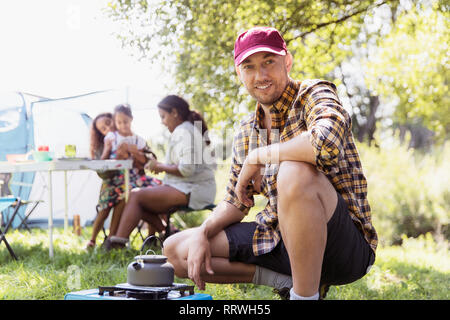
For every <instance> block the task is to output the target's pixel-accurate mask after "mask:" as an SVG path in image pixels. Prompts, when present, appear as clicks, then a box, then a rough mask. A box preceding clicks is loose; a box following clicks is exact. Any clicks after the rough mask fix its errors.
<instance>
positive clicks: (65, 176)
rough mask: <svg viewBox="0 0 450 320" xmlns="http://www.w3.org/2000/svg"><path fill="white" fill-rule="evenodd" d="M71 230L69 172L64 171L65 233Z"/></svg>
mask: <svg viewBox="0 0 450 320" xmlns="http://www.w3.org/2000/svg"><path fill="white" fill-rule="evenodd" d="M68 228H69V202H68V201H67V171H65V170H64V232H66V231H67V229H68Z"/></svg>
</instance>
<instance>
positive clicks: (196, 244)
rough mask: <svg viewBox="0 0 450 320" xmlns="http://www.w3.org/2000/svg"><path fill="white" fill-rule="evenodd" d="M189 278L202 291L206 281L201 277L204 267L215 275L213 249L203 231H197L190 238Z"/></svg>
mask: <svg viewBox="0 0 450 320" xmlns="http://www.w3.org/2000/svg"><path fill="white" fill-rule="evenodd" d="M187 263H188V277H189V278H190V279H191V280H192V281H194V283H195V284H196V285H197V287H198V288H199V289H200V290H205V281H204V280H203V279H202V277H201V273H202V267H203V265H204V266H205V270H206V272H208V273H209V274H214V271H213V270H212V267H211V248H210V245H209V241H208V238H207V237H206V235H205V234H204V233H203V232H202V231H201V229H199V230H197V231H196V233H194V234H193V235H192V236H191V238H190V244H189V249H188V257H187Z"/></svg>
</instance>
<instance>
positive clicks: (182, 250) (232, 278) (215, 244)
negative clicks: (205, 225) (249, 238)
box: [164, 228, 255, 283]
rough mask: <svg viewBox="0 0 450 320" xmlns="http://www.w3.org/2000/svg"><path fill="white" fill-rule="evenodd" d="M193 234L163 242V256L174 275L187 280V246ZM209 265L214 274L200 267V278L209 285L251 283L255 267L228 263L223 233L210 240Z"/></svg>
mask: <svg viewBox="0 0 450 320" xmlns="http://www.w3.org/2000/svg"><path fill="white" fill-rule="evenodd" d="M193 232H195V228H194V229H188V230H184V231H181V232H178V233H176V234H174V235H172V236H170V237H169V238H167V239H166V241H165V242H164V254H165V255H166V256H167V257H168V260H169V262H170V263H172V265H173V266H174V268H175V275H176V276H177V277H180V278H188V264H187V256H188V246H189V237H190V235H191V234H192V233H193ZM210 248H211V256H212V258H211V264H212V269H213V271H214V274H212V275H211V274H209V273H207V272H206V269H205V267H204V266H203V267H202V278H203V279H204V280H205V281H206V282H211V283H251V282H252V279H253V275H254V273H255V265H252V264H246V263H242V262H230V261H229V260H228V257H229V246H228V239H227V236H226V234H225V232H224V231H221V232H219V233H218V234H217V235H216V236H215V237H213V238H212V239H211V240H210Z"/></svg>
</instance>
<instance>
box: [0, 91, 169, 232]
mask: <svg viewBox="0 0 450 320" xmlns="http://www.w3.org/2000/svg"><path fill="white" fill-rule="evenodd" d="M19 95H20V96H22V97H23V96H24V95H23V94H19ZM129 98H130V91H129V90H109V91H99V92H93V93H89V94H85V95H80V96H75V97H68V98H61V99H46V98H41V99H37V100H36V99H32V100H31V102H29V103H27V102H26V100H27V99H22V101H23V102H24V103H23V105H22V106H20V107H17V106H16V109H17V110H21V111H24V110H25V109H26V116H25V117H24V119H25V120H24V121H23V122H22V123H21V124H20V126H23V125H25V124H26V126H27V128H26V129H25V128H23V129H24V130H21V131H22V133H24V132H28V138H27V139H26V140H27V145H26V146H23V148H22V147H21V148H22V149H20V150H23V153H25V152H28V151H30V150H33V149H36V148H37V147H38V146H40V145H47V146H49V148H50V151H51V152H54V155H55V157H56V158H58V157H61V156H63V155H64V148H65V145H66V144H75V145H76V147H77V157H88V156H89V126H90V123H91V121H92V119H93V118H94V117H95V116H96V115H97V114H99V113H101V112H112V111H113V109H114V107H115V106H116V105H118V104H120V103H128V102H134V103H136V105H138V107H137V108H136V111H135V108H134V106H133V104H131V106H132V110H133V113H134V114H135V118H138V119H139V122H140V123H141V126H140V128H139V129H138V130H135V131H136V133H137V134H140V135H141V136H143V137H144V138H146V139H150V138H151V137H152V136H154V135H157V134H158V132H159V130H161V125H160V119H159V116H158V115H157V114H158V113H157V110H156V103H157V101H156V100H157V99H159V97H154V96H153V97H152V98H151V99H148V97H147V99H148V100H149V101H148V103H147V102H142V100H141V102H140V103H139V102H138V101H137V100H134V101H133V100H131V101H130V99H129ZM155 98H156V99H155ZM1 101H2V99H0V119H1V113H2V111H3V112H6V111H8V110H10V109H11V108H10V107H4V108H3V110H2V106H1ZM18 101H19V100H18ZM17 104H19V103H17ZM9 114H11V112H10V113H8V117H10V116H9ZM136 115H138V116H136ZM143 119H145V121H144V122H142V120H143ZM136 122H138V121H136ZM147 128H148V129H150V131H148V130H145V129H147ZM0 129H1V123H0ZM7 130H9V129H5V130H4V131H7ZM133 130H134V128H133ZM143 131H147V132H146V133H143ZM149 134H150V135H149ZM2 135H5V137H6V133H4V132H2V131H1V130H0V149H1V147H2ZM4 140H5V139H3V142H4V145H5V146H6V145H10V143H11V141H10V140H11V139H10V138H7V139H6V140H7V141H4ZM0 157H1V155H0ZM3 157H4V155H3ZM0 160H5V159H0ZM47 179H48V177H47V175H46V174H44V173H42V172H37V173H36V174H34V173H33V174H31V176H30V175H26V176H24V175H23V174H22V175H20V176H19V175H17V177H15V179H11V187H12V186H16V187H18V186H19V187H20V191H17V190H18V189H17V188H11V191H13V194H15V195H18V196H21V198H23V199H30V200H38V199H42V200H44V202H43V203H41V204H40V205H39V206H38V207H37V208H36V209H35V211H33V214H32V215H31V216H30V218H29V222H30V225H33V224H34V225H39V226H46V224H47V219H48V203H47V199H48V183H47ZM67 182H68V204H69V212H68V214H69V220H71V219H72V217H73V215H74V214H78V215H80V217H81V224H82V225H86V224H89V223H91V222H92V221H93V219H94V218H95V216H96V210H95V207H96V204H97V202H98V196H99V191H100V185H101V179H100V178H99V177H98V176H97V174H96V173H95V172H94V171H89V170H86V171H72V172H68V173H67ZM52 184H53V217H54V224H55V225H61V224H62V223H63V219H64V209H65V197H64V173H63V172H54V173H53V176H52ZM29 209H30V208H27V209H25V211H24V212H22V213H21V215H22V216H23V215H24V214H27V213H28V211H27V210H29ZM18 222H19V221H17V223H18ZM17 223H16V224H17ZM13 226H14V224H13Z"/></svg>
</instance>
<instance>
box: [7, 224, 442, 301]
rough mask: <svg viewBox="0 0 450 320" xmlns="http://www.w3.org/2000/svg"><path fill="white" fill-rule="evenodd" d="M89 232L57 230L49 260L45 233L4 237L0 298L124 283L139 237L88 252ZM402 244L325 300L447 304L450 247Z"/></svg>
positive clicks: (264, 292)
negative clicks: (124, 245)
mask: <svg viewBox="0 0 450 320" xmlns="http://www.w3.org/2000/svg"><path fill="white" fill-rule="evenodd" d="M90 231H91V230H90V228H84V230H83V233H82V235H81V236H80V237H79V236H76V235H75V234H73V233H72V232H71V231H70V230H69V231H64V230H63V229H56V230H55V232H54V243H55V256H54V259H53V260H51V259H50V258H49V255H48V235H47V232H46V230H33V232H32V233H29V232H26V231H20V232H19V231H17V230H14V231H13V232H11V233H8V240H9V242H10V244H11V245H12V247H13V248H14V250H15V252H16V254H17V255H18V256H19V260H18V261H14V260H12V258H11V257H10V256H9V253H8V252H7V250H6V248H5V246H4V245H3V244H2V245H1V246H0V299H24V300H28V299H42V300H48V299H52V300H58V299H63V298H64V295H65V294H66V293H67V292H71V291H78V290H82V289H90V288H96V287H98V286H99V285H114V284H117V283H121V282H126V268H127V265H128V263H129V262H131V261H132V260H133V257H134V256H135V255H136V254H137V253H138V248H139V247H140V245H141V240H140V239H139V237H136V238H135V239H134V241H133V242H132V248H131V249H130V250H121V251H112V252H108V253H107V252H104V251H102V250H101V249H99V248H97V249H95V250H93V251H90V252H88V251H86V250H85V249H84V247H85V244H86V242H87V240H88V238H89V235H90ZM403 240H404V241H403V244H402V246H391V247H381V248H379V250H378V252H377V253H378V255H377V260H376V263H375V265H374V267H373V268H372V270H371V271H370V272H369V273H368V274H367V275H366V276H365V277H364V278H362V279H360V280H358V281H356V282H354V283H352V284H349V285H345V286H338V287H331V289H330V291H329V293H328V296H327V299H330V300H332V299H356V300H360V299H377V300H378V299H445V300H446V299H449V294H448V288H449V286H450V255H449V251H448V243H447V242H442V243H440V244H437V243H436V242H435V241H434V240H433V239H432V237H431V236H427V237H419V238H418V239H406V238H404V239H403ZM176 281H178V282H185V283H191V282H190V280H183V279H176ZM197 292H200V291H198V290H197ZM204 292H206V293H209V294H211V295H212V296H213V298H214V299H216V300H247V299H256V300H267V299H278V296H277V295H275V294H273V293H272V290H271V288H268V287H264V286H255V285H251V284H225V285H224V284H221V285H219V284H207V286H206V290H205V291H204Z"/></svg>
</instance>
